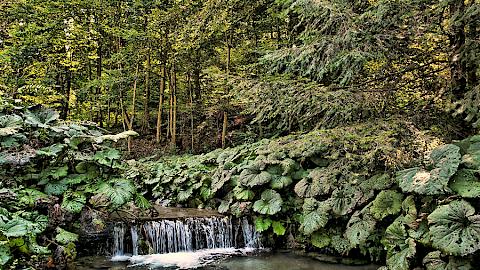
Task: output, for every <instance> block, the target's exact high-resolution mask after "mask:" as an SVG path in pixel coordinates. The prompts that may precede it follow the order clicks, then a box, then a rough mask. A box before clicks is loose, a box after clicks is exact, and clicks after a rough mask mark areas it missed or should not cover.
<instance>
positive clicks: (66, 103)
mask: <svg viewBox="0 0 480 270" xmlns="http://www.w3.org/2000/svg"><path fill="white" fill-rule="evenodd" d="M71 92H72V71H71V70H69V69H67V86H66V89H65V100H64V104H63V108H62V114H61V116H60V118H61V119H63V120H66V119H67V117H68V111H69V109H70V94H71Z"/></svg>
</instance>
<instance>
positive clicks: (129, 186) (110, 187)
mask: <svg viewBox="0 0 480 270" xmlns="http://www.w3.org/2000/svg"><path fill="white" fill-rule="evenodd" d="M135 190H136V189H135V186H134V185H133V183H132V182H131V181H130V180H128V179H122V178H116V179H111V180H109V181H107V182H101V183H99V184H98V188H97V190H96V191H95V193H96V194H97V195H100V196H102V197H105V198H107V199H108V201H109V202H110V203H111V205H112V207H113V208H118V207H120V206H122V205H124V204H125V203H127V202H129V201H130V200H132V198H133V196H134V194H135Z"/></svg>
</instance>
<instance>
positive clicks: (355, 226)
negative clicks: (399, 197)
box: [345, 208, 377, 247]
mask: <svg viewBox="0 0 480 270" xmlns="http://www.w3.org/2000/svg"><path fill="white" fill-rule="evenodd" d="M376 224H377V221H376V220H375V219H374V218H373V217H372V216H371V215H370V213H369V208H366V209H364V210H362V211H357V212H355V213H354V214H353V215H352V217H351V218H350V220H349V221H348V224H347V229H346V231H345V237H346V238H347V239H348V241H350V244H351V245H352V246H353V247H355V246H358V245H364V244H365V242H366V241H367V239H368V237H369V236H370V235H371V234H372V233H373V231H374V230H375V225H376Z"/></svg>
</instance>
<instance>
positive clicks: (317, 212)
mask: <svg viewBox="0 0 480 270" xmlns="http://www.w3.org/2000/svg"><path fill="white" fill-rule="evenodd" d="M331 208H332V207H331V205H330V202H328V201H324V202H318V201H317V200H315V199H312V198H308V199H305V202H304V203H303V222H302V224H301V229H302V230H303V232H304V233H305V234H306V235H310V234H312V233H313V232H315V231H317V230H319V229H321V228H323V227H324V226H325V225H326V224H327V222H328V220H329V218H330V213H329V212H330V210H331Z"/></svg>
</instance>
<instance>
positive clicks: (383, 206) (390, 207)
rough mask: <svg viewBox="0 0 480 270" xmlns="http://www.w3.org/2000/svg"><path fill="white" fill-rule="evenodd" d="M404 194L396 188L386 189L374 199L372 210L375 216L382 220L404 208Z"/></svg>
mask: <svg viewBox="0 0 480 270" xmlns="http://www.w3.org/2000/svg"><path fill="white" fill-rule="evenodd" d="M402 200H403V195H402V194H400V193H398V192H397V191H395V190H384V191H382V192H380V194H378V196H377V197H376V198H375V200H374V201H373V204H372V206H371V208H370V211H371V213H372V215H373V217H374V218H376V219H377V220H382V219H384V218H386V217H387V216H389V215H395V214H398V213H399V212H400V210H401V209H402Z"/></svg>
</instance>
